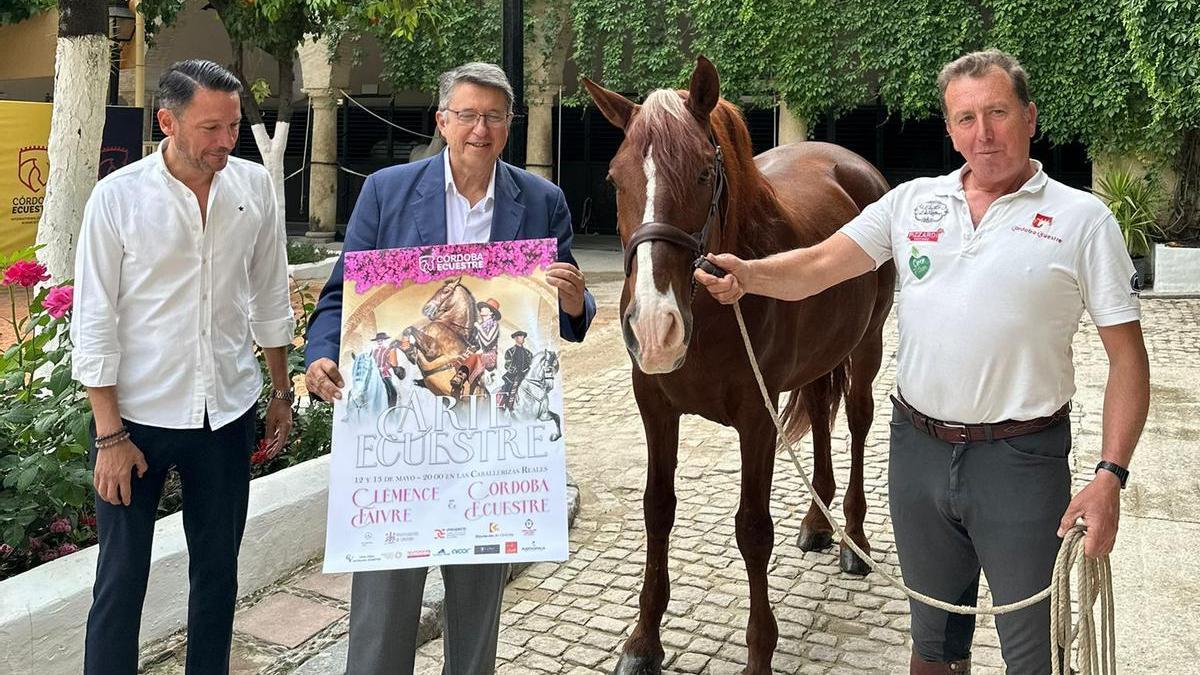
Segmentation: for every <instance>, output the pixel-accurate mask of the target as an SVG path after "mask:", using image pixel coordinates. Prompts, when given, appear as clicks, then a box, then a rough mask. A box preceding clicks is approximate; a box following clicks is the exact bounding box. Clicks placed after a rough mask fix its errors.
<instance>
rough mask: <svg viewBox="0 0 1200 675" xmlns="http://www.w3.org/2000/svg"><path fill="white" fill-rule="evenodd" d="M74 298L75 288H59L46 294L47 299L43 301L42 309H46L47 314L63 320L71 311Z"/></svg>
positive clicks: (65, 286)
mask: <svg viewBox="0 0 1200 675" xmlns="http://www.w3.org/2000/svg"><path fill="white" fill-rule="evenodd" d="M74 296H75V287H74V286H67V285H64V286H57V287H55V288H52V289H50V292H49V293H47V294H46V299H45V300H43V301H42V307H45V308H46V313H47V314H49V315H50V316H52V317H54V318H55V319H61V318H63V317H64V316H66V315H67V312H69V311H71V302H72V300H73V299H74Z"/></svg>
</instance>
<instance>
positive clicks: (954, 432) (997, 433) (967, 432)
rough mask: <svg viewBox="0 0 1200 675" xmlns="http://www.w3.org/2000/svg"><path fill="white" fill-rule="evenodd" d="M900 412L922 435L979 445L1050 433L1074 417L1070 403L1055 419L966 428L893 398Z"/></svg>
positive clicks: (1059, 410) (1008, 422) (967, 425)
mask: <svg viewBox="0 0 1200 675" xmlns="http://www.w3.org/2000/svg"><path fill="white" fill-rule="evenodd" d="M891 398H892V403H893V404H894V405H895V406H896V409H897V410H899V411H900V412H901V413H903V414H904V416H905V417H906V418H908V420H909V421H910V422H912V425H913V426H914V427H916V428H917V429H919V430H921V431H922V432H924V433H926V434H928V435H930V436H933V437H934V438H936V439H939V440H942V441H945V442H947V443H975V442H978V441H998V440H1000V439H1004V438H1013V437H1016V436H1024V435H1025V434H1032V433H1036V432H1038V431H1043V430H1045V429H1049V428H1050V427H1052V426H1054V425H1055V424H1058V423H1059V422H1061V421H1062V420H1064V419H1066V418H1067V416H1068V415H1069V414H1070V413H1071V402H1070V401H1067V402H1066V403H1065V404H1064V405H1063V407H1061V408H1059V409H1058V410H1057V411H1055V412H1054V413H1053V414H1051V415H1047V416H1046V417H1038V418H1037V419H1032V420H1005V421H1003V422H994V423H991V424H962V423H959V422H946V421H944V420H936V419H933V418H932V417H929V416H928V415H925V414H922V413H921V412H920V411H918V410H916V409H914V408H913V407H912V406H910V405H908V404H907V403H905V402H904V400H903V399H902V398H897V397H895V396H892V397H891Z"/></svg>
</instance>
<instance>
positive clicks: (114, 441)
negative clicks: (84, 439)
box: [96, 431, 129, 450]
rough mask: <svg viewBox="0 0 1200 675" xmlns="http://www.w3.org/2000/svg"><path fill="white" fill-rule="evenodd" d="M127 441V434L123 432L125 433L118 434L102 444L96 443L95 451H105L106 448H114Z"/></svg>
mask: <svg viewBox="0 0 1200 675" xmlns="http://www.w3.org/2000/svg"><path fill="white" fill-rule="evenodd" d="M127 440H129V432H128V431H125V432H122V433H120V434H119V435H117V436H113V437H110V438H107V439H105V440H104V441H103V442H99V441H97V443H96V449H97V450H107V449H108V448H112V447H116V446H118V445H120V444H122V443H124V442H125V441H127Z"/></svg>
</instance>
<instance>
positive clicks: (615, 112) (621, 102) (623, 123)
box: [582, 77, 641, 131]
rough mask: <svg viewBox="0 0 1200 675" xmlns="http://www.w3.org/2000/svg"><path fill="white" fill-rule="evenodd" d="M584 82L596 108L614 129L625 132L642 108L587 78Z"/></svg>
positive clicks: (583, 79)
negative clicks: (635, 114)
mask: <svg viewBox="0 0 1200 675" xmlns="http://www.w3.org/2000/svg"><path fill="white" fill-rule="evenodd" d="M582 81H583V86H584V87H586V88H587V90H588V93H589V94H591V95H592V100H593V101H595V102H596V107H597V108H600V112H602V113H604V117H605V119H607V120H608V121H609V122H612V124H613V126H614V127H616V128H618V129H620V130H622V131H624V130H625V129H626V128H627V127H628V126H629V120H631V119H633V115H634V113H636V112H637V111H638V109H639V108H641V106H639V105H638V104H636V103H634V102H633V101H630V100H629V99H627V98H625V97H624V96H622V95H620V94H618V93H617V92H615V91H609V90H607V89H605V88H604V87H601V86H600V85H598V84H596V83H595V82H592V81H591V80H589V79H588V78H586V77H585V78H582Z"/></svg>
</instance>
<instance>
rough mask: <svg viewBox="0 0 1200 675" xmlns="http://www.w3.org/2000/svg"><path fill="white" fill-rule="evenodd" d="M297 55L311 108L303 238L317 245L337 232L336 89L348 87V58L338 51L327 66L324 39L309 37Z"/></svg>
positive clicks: (331, 239) (327, 51)
mask: <svg viewBox="0 0 1200 675" xmlns="http://www.w3.org/2000/svg"><path fill="white" fill-rule="evenodd" d="M297 51H298V53H299V56H300V72H301V77H302V79H303V87H302V91H304V93H305V94H307V95H308V100H309V103H310V104H311V105H312V116H313V118H312V142H311V145H310V148H311V149H310V152H311V157H310V160H309V178H308V231H307V232H305V233H304V236H305V237H306V238H308V239H312V240H315V241H318V242H322V241H325V242H328V241H333V237H334V234H335V232H336V229H337V198H338V192H337V187H338V156H337V100H338V97H339V96H340V93H339V92H338V89H345V88H348V87H349V86H350V59H349V58H346V57H345V56H344V55H343V54H342V52H343V51H344V50H343V49H341V48H339V49H338V51H337V53H335V54H334V62H333V63H330V55H331V53H332V52H331V50H330V47H329V44H328V43H327V42H325V41H324V40H322V41H320V42H314V41H313V40H312V39H311V38H309V39H308V40H305V42H304V44H302V45H301V46H300V48H299V49H298V50H297Z"/></svg>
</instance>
